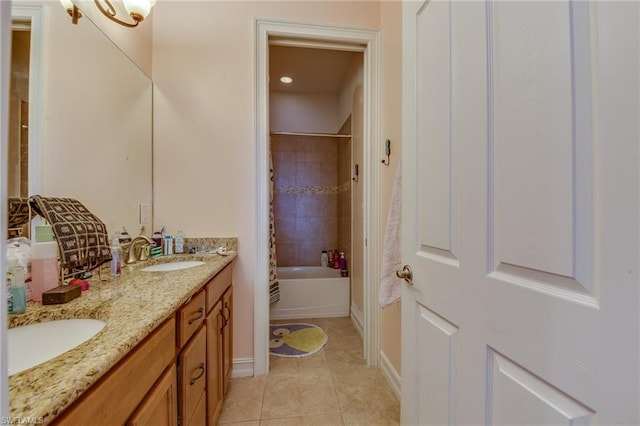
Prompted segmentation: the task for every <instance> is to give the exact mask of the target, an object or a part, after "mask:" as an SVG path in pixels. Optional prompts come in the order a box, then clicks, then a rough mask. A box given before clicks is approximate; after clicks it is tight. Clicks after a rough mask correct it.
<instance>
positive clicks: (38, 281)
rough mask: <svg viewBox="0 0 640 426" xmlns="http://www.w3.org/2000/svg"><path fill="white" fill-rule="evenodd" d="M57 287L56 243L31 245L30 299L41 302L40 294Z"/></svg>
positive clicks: (48, 242)
mask: <svg viewBox="0 0 640 426" xmlns="http://www.w3.org/2000/svg"><path fill="white" fill-rule="evenodd" d="M57 286H58V243H57V242H55V241H47V242H42V243H37V242H36V243H32V245H31V299H32V300H35V301H36V302H41V301H42V293H43V292H45V291H47V290H51V289H52V288H55V287H57Z"/></svg>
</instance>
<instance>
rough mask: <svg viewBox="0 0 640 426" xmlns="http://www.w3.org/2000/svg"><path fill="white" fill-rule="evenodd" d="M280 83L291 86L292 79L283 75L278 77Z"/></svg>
mask: <svg viewBox="0 0 640 426" xmlns="http://www.w3.org/2000/svg"><path fill="white" fill-rule="evenodd" d="M280 81H281V82H282V83H284V84H291V83H293V79H292V78H291V77H289V76H287V75H284V76H282V77H280Z"/></svg>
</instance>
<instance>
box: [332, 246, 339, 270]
mask: <svg viewBox="0 0 640 426" xmlns="http://www.w3.org/2000/svg"><path fill="white" fill-rule="evenodd" d="M333 269H340V252H339V251H338V249H336V250H334V252H333Z"/></svg>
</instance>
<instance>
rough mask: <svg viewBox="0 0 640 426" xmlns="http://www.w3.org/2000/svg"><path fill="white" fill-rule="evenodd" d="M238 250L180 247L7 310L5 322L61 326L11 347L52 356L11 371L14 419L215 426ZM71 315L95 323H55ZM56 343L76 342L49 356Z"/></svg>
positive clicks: (225, 379) (227, 357)
mask: <svg viewBox="0 0 640 426" xmlns="http://www.w3.org/2000/svg"><path fill="white" fill-rule="evenodd" d="M232 240H233V244H232V245H233V246H235V244H236V241H235V239H232ZM235 257H236V254H235V252H234V251H231V252H229V253H228V255H226V256H221V255H217V254H181V255H172V256H163V257H161V258H158V259H152V260H149V261H147V262H144V263H137V264H133V265H128V266H127V267H126V268H123V273H122V276H121V277H120V278H117V279H115V278H111V277H109V278H105V277H103V278H102V280H101V279H100V277H99V276H98V274H95V276H94V277H93V278H91V280H90V281H89V282H90V289H89V290H88V291H83V292H82V295H81V297H79V298H78V299H75V300H72V301H71V302H68V303H66V304H61V305H48V306H43V305H41V304H40V303H33V302H30V303H29V304H28V307H27V312H26V313H25V314H22V315H13V316H10V317H9V328H10V329H12V328H14V327H20V328H21V329H25V328H24V327H21V326H26V325H30V324H38V323H41V325H47V324H45V323H50V324H48V325H50V326H52V327H54V328H55V327H56V326H59V327H61V328H59V329H58V330H57V331H56V330H55V329H52V330H53V331H51V330H46V331H44V334H43V335H42V336H43V337H38V334H37V333H38V331H29V333H34V334H32V335H31V336H30V338H29V337H28V338H27V340H28V341H29V343H30V344H29V346H26V345H25V346H24V347H21V345H20V344H16V345H13V346H14V347H13V348H12V350H17V351H18V353H17V357H18V358H20V359H21V358H25V359H28V358H30V355H33V354H34V351H35V353H38V354H39V355H41V356H43V357H45V358H46V357H51V359H48V360H46V361H44V362H41V363H39V364H37V365H35V366H33V367H29V366H26V367H25V366H22V367H21V369H22V368H25V369H24V370H23V371H19V370H18V369H14V370H13V371H19V372H15V373H13V372H10V374H11V376H10V377H9V395H10V401H9V404H10V415H11V417H13V418H18V419H21V420H23V421H25V420H29V421H31V422H32V423H33V422H36V423H53V424H61V425H80V424H91V425H94V424H108V425H114V424H130V425H138V424H140V425H141V424H154V425H176V424H178V422H179V424H180V425H189V424H193V425H196V424H198V425H202V424H212V425H213V424H215V423H216V422H217V418H218V416H219V415H220V411H221V409H222V401H223V396H224V394H225V393H226V390H227V387H228V383H229V378H230V374H231V363H232V316H233V304H232V290H233V287H232V263H233V260H234V259H235ZM102 275H103V276H107V275H108V270H107V269H106V268H105V270H104V272H103V274H102ZM69 319H85V320H86V319H89V320H94V321H88V322H87V323H86V324H84V323H82V322H78V323H76V324H73V323H72V322H70V321H58V320H69ZM73 327H75V328H76V331H74V329H73ZM16 331H18V329H17V328H16ZM25 331H26V329H25ZM40 332H41V333H42V331H40ZM47 334H48V335H47ZM83 334H84V335H83ZM27 336H28V333H27ZM72 338H78V339H79V340H78V341H76V342H72V341H71V339H72ZM47 340H49V343H47ZM17 341H18V340H17V339H16V342H17ZM23 341H24V340H23ZM56 341H60V342H62V343H64V344H67V345H68V347H72V348H71V349H69V350H66V349H60V350H66V352H64V353H61V354H60V355H57V356H56V355H55V353H52V354H49V355H47V351H48V350H50V349H51V348H52V347H53V346H57V345H53V344H52V343H51V342H53V343H55V342H56ZM74 345H76V346H74ZM16 346H17V347H16ZM63 347H64V345H63ZM20 351H24V352H23V353H20ZM40 353H42V354H40ZM14 358H15V356H14ZM40 361H42V360H36V361H32V362H34V363H37V362H40ZM10 364H11V357H10ZM9 367H10V371H11V369H12V368H14V367H15V366H12V365H10V366H9ZM178 419H179V420H178Z"/></svg>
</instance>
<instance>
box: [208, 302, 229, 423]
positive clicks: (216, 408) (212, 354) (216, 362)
mask: <svg viewBox="0 0 640 426" xmlns="http://www.w3.org/2000/svg"><path fill="white" fill-rule="evenodd" d="M222 304H223V300H219V301H218V303H216V304H215V305H214V307H213V310H212V311H211V313H210V314H209V315H208V316H207V419H208V421H209V424H210V425H214V424H216V422H217V420H218V417H219V416H220V411H221V410H222V401H223V386H222V328H223V327H224V325H225V322H226V321H225V320H224V318H223V316H222V311H223V309H222Z"/></svg>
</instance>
